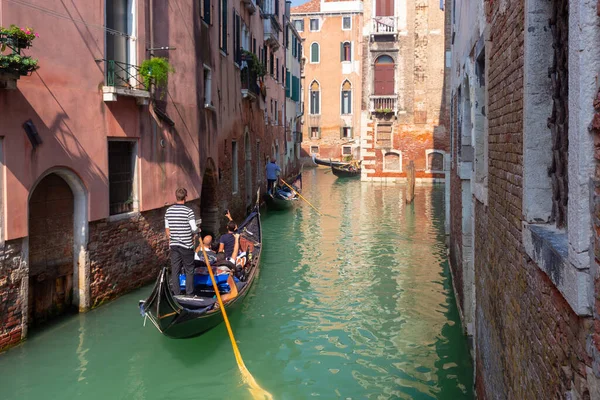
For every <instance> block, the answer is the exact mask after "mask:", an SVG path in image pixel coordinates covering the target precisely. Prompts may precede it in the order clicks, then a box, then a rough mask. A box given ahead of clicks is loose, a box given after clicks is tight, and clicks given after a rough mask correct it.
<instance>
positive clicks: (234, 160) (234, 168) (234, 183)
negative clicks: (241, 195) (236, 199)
mask: <svg viewBox="0 0 600 400" xmlns="http://www.w3.org/2000/svg"><path fill="white" fill-rule="evenodd" d="M231 190H232V192H233V193H237V192H238V190H239V182H238V146H237V142H235V141H233V142H231Z"/></svg>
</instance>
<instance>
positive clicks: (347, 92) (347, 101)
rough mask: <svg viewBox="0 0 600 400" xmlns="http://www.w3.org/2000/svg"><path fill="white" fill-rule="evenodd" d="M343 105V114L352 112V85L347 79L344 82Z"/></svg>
mask: <svg viewBox="0 0 600 400" xmlns="http://www.w3.org/2000/svg"><path fill="white" fill-rule="evenodd" d="M341 106H342V107H341V108H342V114H352V85H351V84H350V82H349V81H347V80H346V81H344V83H343V84H342V97H341Z"/></svg>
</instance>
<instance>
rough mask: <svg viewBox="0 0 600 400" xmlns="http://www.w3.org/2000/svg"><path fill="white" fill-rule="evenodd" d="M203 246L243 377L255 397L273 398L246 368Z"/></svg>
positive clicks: (205, 259)
mask: <svg viewBox="0 0 600 400" xmlns="http://www.w3.org/2000/svg"><path fill="white" fill-rule="evenodd" d="M200 247H201V248H202V255H203V256H204V261H205V262H206V266H207V267H208V273H209V275H210V280H211V281H212V284H213V288H214V289H215V294H216V295H217V301H218V302H219V307H221V312H222V313H223V319H224V320H225V326H226V327H227V332H228V333H229V339H230V340H231V347H233V354H234V355H235V361H236V362H237V365H238V368H239V369H240V373H241V374H242V379H243V380H244V382H245V383H247V384H248V386H249V388H250V393H251V394H252V397H253V398H254V399H260V400H264V399H272V398H273V395H271V393H269V392H267V391H266V390H264V389H263V388H261V387H260V385H259V384H258V383H257V382H256V380H255V379H254V377H253V376H252V374H251V373H250V371H248V368H246V364H244V360H243V359H242V355H241V354H240V349H238V347H237V343H236V341H235V337H234V336H233V331H232V330H231V325H230V324H229V318H227V312H226V311H225V306H224V305H223V300H221V293H219V287H218V286H217V281H216V280H215V276H214V274H213V272H212V267H211V266H210V263H209V262H208V256H207V255H206V250H205V249H204V246H203V245H202V246H200Z"/></svg>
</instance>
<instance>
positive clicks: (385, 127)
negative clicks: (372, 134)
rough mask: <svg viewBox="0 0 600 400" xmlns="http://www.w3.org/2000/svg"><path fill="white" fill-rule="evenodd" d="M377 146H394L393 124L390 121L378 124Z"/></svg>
mask: <svg viewBox="0 0 600 400" xmlns="http://www.w3.org/2000/svg"><path fill="white" fill-rule="evenodd" d="M376 136H377V137H376V140H375V146H376V147H378V148H388V149H389V148H390V147H392V124H391V123H390V122H386V123H379V124H377V131H376Z"/></svg>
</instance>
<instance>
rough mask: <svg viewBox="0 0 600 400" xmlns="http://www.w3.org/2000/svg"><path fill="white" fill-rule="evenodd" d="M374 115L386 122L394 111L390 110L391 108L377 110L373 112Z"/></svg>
mask: <svg viewBox="0 0 600 400" xmlns="http://www.w3.org/2000/svg"><path fill="white" fill-rule="evenodd" d="M375 114H377V115H379V116H381V117H383V118H385V119H386V120H389V119H390V118H392V115H393V114H394V110H392V109H391V108H378V109H376V110H375Z"/></svg>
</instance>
